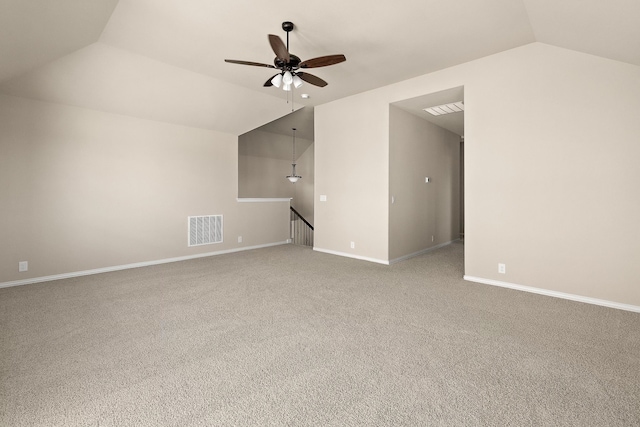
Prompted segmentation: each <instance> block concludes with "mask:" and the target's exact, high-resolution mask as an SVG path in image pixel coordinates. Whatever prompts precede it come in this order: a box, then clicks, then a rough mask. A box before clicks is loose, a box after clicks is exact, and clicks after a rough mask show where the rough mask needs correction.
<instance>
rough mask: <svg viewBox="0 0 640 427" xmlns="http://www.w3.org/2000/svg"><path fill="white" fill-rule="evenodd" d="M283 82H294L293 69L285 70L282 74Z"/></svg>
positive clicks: (288, 83) (287, 83)
mask: <svg viewBox="0 0 640 427" xmlns="http://www.w3.org/2000/svg"><path fill="white" fill-rule="evenodd" d="M282 82H283V83H284V84H286V85H290V84H291V83H293V75H291V71H285V72H284V75H283V76H282Z"/></svg>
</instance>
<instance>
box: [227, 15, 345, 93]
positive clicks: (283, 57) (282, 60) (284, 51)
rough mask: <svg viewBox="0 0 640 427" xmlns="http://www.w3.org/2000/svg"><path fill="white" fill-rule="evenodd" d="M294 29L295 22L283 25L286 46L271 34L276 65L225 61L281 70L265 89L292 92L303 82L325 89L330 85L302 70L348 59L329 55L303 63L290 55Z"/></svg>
mask: <svg viewBox="0 0 640 427" xmlns="http://www.w3.org/2000/svg"><path fill="white" fill-rule="evenodd" d="M293 27H294V25H293V22H289V21H285V22H283V23H282V29H283V30H284V31H285V32H286V33H287V44H286V45H285V44H284V43H283V41H282V39H281V38H280V37H278V36H276V35H274V34H269V44H270V45H271V49H273V52H274V53H275V54H276V58H275V59H274V60H273V64H274V65H270V64H261V63H259V62H251V61H238V60H235V59H225V62H230V63H232V64H241V65H252V66H254V67H266V68H275V69H278V70H280V72H279V73H278V74H276V75H274V76H273V77H270V78H269V80H267V81H266V82H265V83H264V85H263V86H265V87H269V86H275V87H278V88H279V87H280V86H282V89H284V90H286V91H290V90H291V87H292V86H293V87H295V88H298V87H300V86H301V85H302V81H305V82H307V83H309V84H312V85H314V86H319V87H325V86H326V85H327V84H328V83H327V82H325V81H324V80H322V79H321V78H320V77H317V76H314V75H313V74H309V73H307V72H305V71H300V70H301V69H307V68H318V67H326V66H328V65H334V64H339V63H340V62H344V61H346V60H347V58H346V57H345V56H344V55H327V56H320V57H318V58H313V59H308V60H306V61H301V60H300V58H299V57H297V56H296V55H293V54H291V53H289V33H290V32H291V31H292V30H293Z"/></svg>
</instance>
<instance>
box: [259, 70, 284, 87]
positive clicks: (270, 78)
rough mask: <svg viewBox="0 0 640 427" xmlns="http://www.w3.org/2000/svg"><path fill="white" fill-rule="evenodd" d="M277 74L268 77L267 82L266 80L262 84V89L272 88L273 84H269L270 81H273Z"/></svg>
mask: <svg viewBox="0 0 640 427" xmlns="http://www.w3.org/2000/svg"><path fill="white" fill-rule="evenodd" d="M278 74H280V73H278ZM278 74H274V75H273V76H271V77H269V80H267V81H266V82H264V84H263V85H262V86H264V87H269V86H273V83H271V80H273V78H274V77H275V76H277V75H278Z"/></svg>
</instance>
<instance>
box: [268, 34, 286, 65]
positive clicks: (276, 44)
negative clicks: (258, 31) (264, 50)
mask: <svg viewBox="0 0 640 427" xmlns="http://www.w3.org/2000/svg"><path fill="white" fill-rule="evenodd" d="M269 44H270V45H271V49H273V52H274V53H275V54H276V56H277V57H278V58H280V59H282V60H283V61H284V62H289V60H290V59H291V58H290V57H289V51H287V46H285V44H284V42H283V41H282V39H281V38H280V37H278V36H276V35H274V34H269Z"/></svg>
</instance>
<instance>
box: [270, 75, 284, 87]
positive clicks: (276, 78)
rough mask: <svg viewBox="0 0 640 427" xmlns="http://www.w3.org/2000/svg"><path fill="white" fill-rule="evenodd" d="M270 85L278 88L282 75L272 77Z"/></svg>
mask: <svg viewBox="0 0 640 427" xmlns="http://www.w3.org/2000/svg"><path fill="white" fill-rule="evenodd" d="M271 84H273V85H274V86H275V87H280V85H281V84H282V74H278V75H276V76H274V77H273V78H272V79H271Z"/></svg>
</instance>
